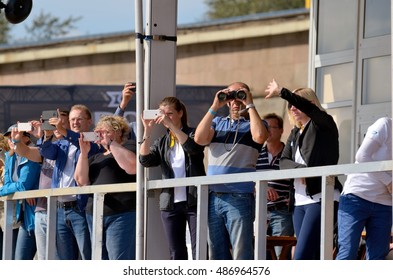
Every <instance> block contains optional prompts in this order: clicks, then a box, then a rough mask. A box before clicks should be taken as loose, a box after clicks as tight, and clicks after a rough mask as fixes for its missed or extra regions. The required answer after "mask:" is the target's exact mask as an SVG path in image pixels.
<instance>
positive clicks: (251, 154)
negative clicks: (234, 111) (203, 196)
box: [207, 117, 262, 193]
mask: <svg viewBox="0 0 393 280" xmlns="http://www.w3.org/2000/svg"><path fill="white" fill-rule="evenodd" d="M212 127H213V129H214V130H215V135H214V137H213V139H212V142H211V143H210V145H209V149H208V161H209V164H208V168H207V175H218V174H232V173H243V172H253V171H255V170H256V162H257V158H258V154H259V150H260V149H261V147H262V145H261V144H258V143H256V142H254V141H253V140H252V135H251V131H250V121H249V120H246V119H244V118H240V119H239V120H231V119H230V118H229V117H216V118H214V119H213V123H212ZM254 185H255V183H254V182H242V183H226V184H213V185H210V186H209V189H210V190H211V191H214V192H225V193H253V192H254Z"/></svg>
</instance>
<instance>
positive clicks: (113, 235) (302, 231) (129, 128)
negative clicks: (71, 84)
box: [0, 80, 392, 260]
mask: <svg viewBox="0 0 393 280" xmlns="http://www.w3.org/2000/svg"><path fill="white" fill-rule="evenodd" d="M265 92H266V98H267V99H269V98H273V97H280V98H282V99H284V100H285V101H286V102H287V104H288V106H287V111H288V116H289V121H290V124H291V125H292V127H293V128H292V130H291V131H290V134H289V136H288V139H287V140H286V143H284V142H283V141H282V139H281V138H282V135H283V132H284V127H283V123H284V120H283V119H282V117H280V116H279V115H277V114H276V113H274V112H270V113H268V114H264V115H263V116H262V117H261V116H260V114H259V112H258V110H257V109H256V107H255V105H254V102H253V95H252V93H251V90H250V87H249V86H248V85H247V84H245V83H243V82H234V83H231V84H230V85H228V87H226V88H225V89H222V90H219V91H218V92H217V93H216V94H215V96H214V99H213V101H212V104H211V106H210V108H208V110H207V112H206V114H205V115H204V116H203V118H202V119H201V121H200V122H199V124H198V125H197V126H196V127H190V126H189V124H188V115H187V109H186V106H185V105H184V104H183V103H182V101H181V100H179V99H178V98H176V97H172V96H168V97H165V98H164V99H162V100H161V102H160V103H159V110H160V114H159V115H157V116H156V117H155V118H154V119H144V118H143V116H141V121H142V124H143V127H144V132H143V138H142V140H141V141H140V142H139V145H140V146H139V158H138V157H137V156H136V154H137V145H138V143H136V133H135V131H134V128H135V125H134V123H131V124H130V123H128V122H127V121H126V120H125V119H124V118H123V114H124V111H125V110H126V107H127V104H128V103H129V101H130V100H131V98H132V96H133V94H134V93H135V84H133V83H126V84H125V85H124V88H123V91H122V100H121V102H120V105H119V107H118V108H117V110H116V112H115V113H114V114H113V115H106V116H102V117H101V118H100V119H99V120H98V121H97V123H96V125H95V127H94V132H95V134H96V135H97V139H96V140H94V141H91V140H88V139H87V138H85V137H87V136H86V135H85V134H84V132H88V131H89V130H90V129H91V127H92V125H93V120H92V115H91V112H90V110H89V109H88V107H86V106H85V105H81V104H76V105H74V106H72V107H71V108H70V109H69V110H66V109H58V110H57V116H54V117H52V118H50V119H49V124H50V125H51V126H53V129H50V130H45V129H44V128H43V126H42V120H30V121H29V122H30V123H31V125H32V129H31V131H19V130H18V126H17V124H14V125H12V126H10V127H9V128H8V130H7V131H6V132H4V133H3V134H2V135H0V136H1V137H0V146H1V161H0V163H1V168H2V169H1V171H2V176H1V187H0V196H5V195H9V194H12V193H15V192H18V191H25V190H35V189H48V188H70V187H78V186H80V187H83V186H90V185H91V186H94V185H101V184H116V183H129V182H136V169H137V164H138V163H139V164H141V165H142V166H143V167H146V168H150V167H157V166H159V167H160V168H161V173H162V179H164V180H165V179H169V178H185V177H193V176H204V175H218V174H232V173H244V172H254V171H261V172H266V171H268V170H278V169H292V168H307V167H315V166H327V165H336V164H337V163H338V160H339V134H338V129H337V125H336V123H335V121H334V119H333V117H332V116H331V115H329V114H328V113H327V112H326V110H325V109H324V108H323V107H322V105H321V104H320V102H319V100H318V98H317V95H316V94H315V92H314V91H313V90H312V89H310V88H299V89H295V90H293V91H291V90H288V89H286V88H285V87H281V86H280V85H279V84H278V83H277V82H276V81H275V80H272V81H271V82H270V83H268V85H267V88H266V91H265ZM224 106H227V107H228V110H229V114H228V115H227V116H220V115H218V114H217V112H218V111H219V109H221V108H222V107H224ZM159 127H163V128H164V129H165V132H164V133H163V134H162V135H161V136H159V137H158V138H157V139H152V135H153V134H154V133H153V132H154V130H155V129H157V128H159ZM46 128H47V127H46ZM33 138H35V139H37V141H33ZM391 138H392V119H391V118H387V117H385V118H381V119H378V120H377V121H376V122H375V123H374V124H373V125H371V126H370V127H369V130H368V132H367V134H366V136H365V138H364V140H363V143H362V145H361V146H360V148H359V150H358V152H357V154H356V162H370V161H377V160H389V159H390V160H391V155H392V151H391V147H392V139H391ZM205 153H206V155H207V166H206V167H205ZM326 182H327V185H328V187H332V188H334V209H331V211H332V214H333V216H334V221H335V227H334V231H335V234H336V235H337V236H338V239H337V240H335V244H334V246H335V247H336V250H337V259H356V258H358V252H359V248H360V243H361V240H362V233H363V232H366V236H365V243H366V258H367V259H384V258H385V257H386V256H387V255H388V253H389V249H390V250H391V249H392V245H391V243H392V240H391V238H392V237H391V232H392V173H391V171H386V172H373V173H360V174H350V175H348V177H347V179H346V181H345V183H344V186H343V185H342V184H341V183H340V181H339V180H338V178H337V177H336V176H329V177H327V179H326ZM321 190H322V178H321V177H320V176H315V177H308V178H296V179H290V178H282V179H281V180H274V181H269V182H268V186H267V189H266V195H267V210H268V221H267V222H268V231H267V235H271V236H295V237H296V246H294V248H293V252H292V253H291V252H290V251H289V253H288V256H284V257H285V259H295V260H315V259H319V257H320V236H321V232H320V230H321V211H322V209H321V197H322V194H321ZM197 197H198V193H197V188H196V186H182V187H176V188H165V187H163V188H162V189H161V193H160V197H159V209H160V213H161V221H162V227H163V230H164V234H165V238H166V240H167V245H168V252H169V257H170V259H171V260H186V259H188V253H189V252H188V249H187V244H186V229H187V226H188V229H189V233H190V239H191V249H192V258H193V259H196V250H197V248H196V243H197V240H196V238H197V236H196V232H197V219H198V212H197ZM93 204H94V200H93V197H92V195H65V196H59V197H58V200H57V224H56V252H55V258H56V259H59V260H77V259H82V260H88V259H91V257H92V242H91V240H92V239H93V207H94V206H93ZM0 206H1V205H0ZM0 210H1V209H0ZM1 212H2V211H0V215H3V214H2V213H1ZM14 213H15V218H14V230H13V236H14V238H13V240H14V244H13V259H17V260H28V259H33V258H37V259H39V260H44V259H46V230H47V201H46V198H37V199H26V200H23V201H20V203H16V207H15V209H14ZM103 213H104V216H103V228H102V254H101V255H102V259H104V260H132V259H135V238H136V231H135V230H136V229H135V224H136V194H135V192H122V193H108V194H106V195H105V197H104V212H103ZM0 218H2V216H0ZM254 219H255V185H254V182H249V181H244V182H242V183H221V184H219V183H217V184H211V185H209V196H208V221H207V228H208V244H206V246H208V248H209V252H208V256H209V259H211V260H232V259H233V260H252V259H254V241H255V240H254V238H255V237H254ZM0 221H2V220H1V219H0ZM2 226H3V221H2ZM0 237H2V232H1V234H0ZM259 238H264V236H262V237H259ZM1 239H2V238H1ZM1 241H2V240H0V244H2V242H1ZM281 250H282V248H281V247H278V246H277V247H276V248H275V253H276V255H277V256H280V255H281V254H280V252H281Z"/></svg>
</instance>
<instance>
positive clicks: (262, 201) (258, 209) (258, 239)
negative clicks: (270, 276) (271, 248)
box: [254, 181, 267, 260]
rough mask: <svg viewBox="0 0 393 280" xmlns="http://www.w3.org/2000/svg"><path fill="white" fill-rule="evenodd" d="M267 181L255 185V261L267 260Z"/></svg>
mask: <svg viewBox="0 0 393 280" xmlns="http://www.w3.org/2000/svg"><path fill="white" fill-rule="evenodd" d="M266 190H267V181H257V182H256V184H255V199H256V203H255V234H254V236H255V249H254V255H255V256H254V259H255V260H266V232H267V228H266V225H267V204H266V201H267V198H266Z"/></svg>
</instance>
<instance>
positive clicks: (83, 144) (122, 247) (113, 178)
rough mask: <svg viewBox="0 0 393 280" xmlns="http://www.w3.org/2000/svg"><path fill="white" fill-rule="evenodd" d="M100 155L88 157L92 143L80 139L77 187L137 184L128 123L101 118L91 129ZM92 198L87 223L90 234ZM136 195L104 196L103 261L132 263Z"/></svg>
mask: <svg viewBox="0 0 393 280" xmlns="http://www.w3.org/2000/svg"><path fill="white" fill-rule="evenodd" d="M94 131H95V132H96V133H98V134H99V140H97V141H96V143H97V144H99V145H102V146H103V147H104V148H105V151H104V152H103V153H97V154H94V155H92V156H90V157H88V155H89V152H90V149H91V143H90V142H88V141H84V139H83V136H82V137H81V138H79V147H80V151H81V152H80V155H79V158H78V163H77V165H76V168H75V174H74V178H75V181H76V182H77V184H78V185H79V186H87V185H103V184H116V183H130V182H136V144H135V141H133V140H127V136H128V123H127V122H126V120H125V119H124V118H123V117H120V116H103V117H101V118H100V120H99V121H98V122H97V125H96V127H95V129H94ZM93 206H94V199H93V195H90V196H89V198H88V200H87V205H86V219H87V223H88V226H89V231H90V235H92V234H93ZM135 223H136V193H135V192H122V193H107V194H106V195H105V198H104V217H103V233H102V234H103V240H102V259H109V260H132V259H135V237H136V231H135Z"/></svg>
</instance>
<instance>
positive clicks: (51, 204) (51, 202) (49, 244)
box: [45, 196, 57, 260]
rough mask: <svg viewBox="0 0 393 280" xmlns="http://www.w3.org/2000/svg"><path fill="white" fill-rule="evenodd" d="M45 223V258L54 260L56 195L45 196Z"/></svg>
mask: <svg viewBox="0 0 393 280" xmlns="http://www.w3.org/2000/svg"><path fill="white" fill-rule="evenodd" d="M46 211H47V225H46V248H45V250H46V251H45V256H46V259H47V260H55V259H56V258H57V256H56V228H57V226H56V225H57V196H50V197H48V198H47V209H46Z"/></svg>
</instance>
